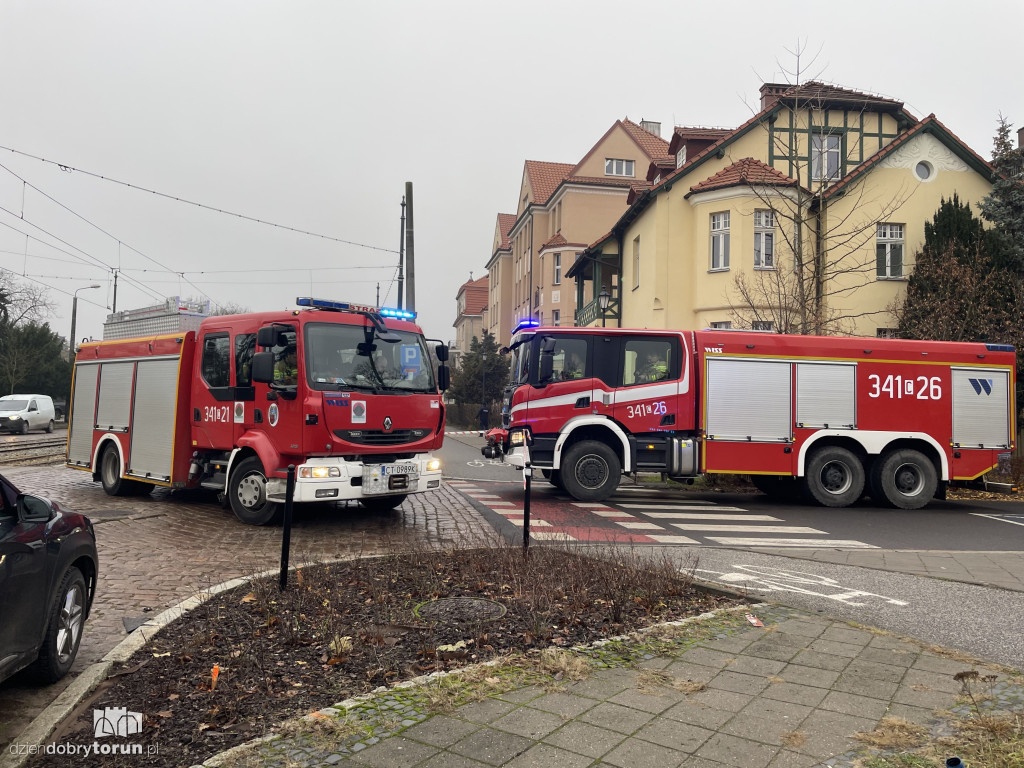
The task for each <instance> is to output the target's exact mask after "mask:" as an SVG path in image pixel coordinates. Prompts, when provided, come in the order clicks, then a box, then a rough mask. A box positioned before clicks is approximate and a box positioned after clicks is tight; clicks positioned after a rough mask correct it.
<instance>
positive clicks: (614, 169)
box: [604, 157, 635, 178]
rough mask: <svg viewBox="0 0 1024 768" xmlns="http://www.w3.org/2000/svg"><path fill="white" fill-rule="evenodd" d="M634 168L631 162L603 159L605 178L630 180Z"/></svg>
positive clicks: (615, 158)
mask: <svg viewBox="0 0 1024 768" xmlns="http://www.w3.org/2000/svg"><path fill="white" fill-rule="evenodd" d="M634 167H635V166H634V164H633V161H632V160H625V159H623V158H620V157H606V158H605V159H604V175H605V176H629V177H630V178H632V177H633V175H634V172H633V169H634Z"/></svg>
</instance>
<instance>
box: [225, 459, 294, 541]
mask: <svg viewBox="0 0 1024 768" xmlns="http://www.w3.org/2000/svg"><path fill="white" fill-rule="evenodd" d="M228 499H229V501H230V502H231V511H232V512H234V513H235V517H237V518H238V519H239V520H241V521H242V522H243V523H246V524H247V525H275V524H276V523H277V522H278V521H280V519H281V513H282V512H284V504H278V503H277V502H274V501H268V500H267V476H266V474H264V472H263V464H261V463H260V460H259V459H258V458H257V457H255V456H249V457H248V458H245V459H242V460H241V461H240V462H238V466H237V467H235V469H234V471H233V472H232V473H231V479H230V480H228Z"/></svg>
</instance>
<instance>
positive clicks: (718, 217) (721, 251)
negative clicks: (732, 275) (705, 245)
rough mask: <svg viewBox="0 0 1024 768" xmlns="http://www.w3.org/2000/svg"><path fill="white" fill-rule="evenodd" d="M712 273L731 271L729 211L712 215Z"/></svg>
mask: <svg viewBox="0 0 1024 768" xmlns="http://www.w3.org/2000/svg"><path fill="white" fill-rule="evenodd" d="M709 255H710V257H711V267H710V271H711V272H724V271H726V270H728V269H729V211H719V212H718V213H712V214H711V243H710V254H709Z"/></svg>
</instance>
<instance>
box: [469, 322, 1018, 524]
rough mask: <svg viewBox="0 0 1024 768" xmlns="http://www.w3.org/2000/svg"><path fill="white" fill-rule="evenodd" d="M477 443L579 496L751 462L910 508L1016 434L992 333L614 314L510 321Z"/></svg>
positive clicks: (820, 489) (778, 481)
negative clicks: (495, 409) (631, 318)
mask: <svg viewBox="0 0 1024 768" xmlns="http://www.w3.org/2000/svg"><path fill="white" fill-rule="evenodd" d="M509 350H510V352H511V355H512V366H511V369H512V370H511V379H512V380H511V384H510V386H509V388H508V389H507V390H506V395H505V403H504V409H503V410H504V414H503V415H504V419H505V421H504V425H503V428H502V429H498V430H492V432H491V433H489V435H488V440H489V444H488V445H487V446H486V447H485V448H484V449H483V451H484V454H485V455H486V456H489V457H492V458H498V457H499V456H507V458H508V459H509V460H510V461H511V463H512V464H513V465H516V466H523V464H524V463H525V460H526V456H527V454H528V456H529V460H530V462H531V465H532V466H533V467H535V468H539V469H540V470H541V471H542V472H543V473H544V475H545V476H546V477H548V478H549V479H550V480H551V482H552V483H554V484H555V485H557V486H559V487H561V488H563V489H564V490H565V491H567V492H568V493H569V494H570V495H571V496H573V497H574V498H576V499H579V500H583V501H598V500H602V499H605V498H607V497H608V496H610V495H611V494H612V493H613V492H614V491H615V489H616V487H617V486H618V483H619V479H620V477H621V475H622V474H623V473H626V474H633V473H637V472H656V473H662V474H664V475H666V476H668V477H670V478H673V479H677V480H683V481H686V480H687V479H692V478H694V477H696V476H699V475H701V474H704V473H731V474H745V475H750V476H751V477H752V479H753V480H754V482H755V484H756V485H757V486H758V488H760V489H761V490H763V491H765V492H767V493H769V494H777V495H783V494H788V493H790V492H792V491H793V490H797V489H799V490H802V491H803V492H804V493H805V495H808V496H809V497H811V498H812V499H813V500H814V501H816V502H817V503H819V504H822V505H825V506H830V507H842V506H847V505H849V504H852V503H854V502H856V501H857V500H858V499H859V498H861V496H862V495H864V494H867V495H870V496H871V497H872V499H874V500H876V501H877V502H879V503H887V504H891V505H894V506H897V507H901V508H904V509H915V508H918V507H921V506H923V505H924V504H926V503H928V501H929V500H930V499H932V498H933V497H934V496H935V495H936V494H937V493H938V494H940V495H941V493H942V492H943V491H944V489H945V486H946V484H947V483H948V482H950V481H954V480H970V479H974V478H977V477H979V476H981V475H983V474H985V473H986V472H988V471H990V470H991V469H992V468H994V467H995V466H996V465H997V464H998V461H999V456H1000V454H1004V453H1005V452H1008V451H1011V450H1012V449H1013V447H1014V428H1015V418H1014V415H1015V413H1016V409H1015V404H1014V388H1015V370H1016V367H1015V366H1016V360H1015V353H1014V349H1013V347H1011V346H1008V345H1002V344H980V343H959V342H936V341H905V340H893V339H880V338H840V337H813V336H787V335H779V334H768V333H760V332H742V331H713V330H712V331H650V330H627V329H611V328H538V327H525V328H522V329H519V330H517V332H516V333H515V334H514V336H513V339H512V343H511V345H510V347H509Z"/></svg>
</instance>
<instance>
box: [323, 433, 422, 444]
mask: <svg viewBox="0 0 1024 768" xmlns="http://www.w3.org/2000/svg"><path fill="white" fill-rule="evenodd" d="M429 434H430V430H429V429H393V430H391V431H390V432H383V431H381V430H377V429H336V430H334V436H335V437H337V438H339V439H341V440H345V441H346V442H349V443H356V444H357V445H403V444H405V443H414V442H416V441H417V440H422V439H423V438H425V437H426V436H427V435H429Z"/></svg>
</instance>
